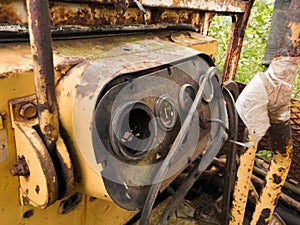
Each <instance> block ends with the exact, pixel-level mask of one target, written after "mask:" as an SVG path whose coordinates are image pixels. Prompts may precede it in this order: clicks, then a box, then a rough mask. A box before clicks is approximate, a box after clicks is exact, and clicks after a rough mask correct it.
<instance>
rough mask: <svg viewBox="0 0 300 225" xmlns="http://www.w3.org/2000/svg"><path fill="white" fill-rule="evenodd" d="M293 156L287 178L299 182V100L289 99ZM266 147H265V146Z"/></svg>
mask: <svg viewBox="0 0 300 225" xmlns="http://www.w3.org/2000/svg"><path fill="white" fill-rule="evenodd" d="M290 123H291V126H292V140H293V157H292V164H291V167H290V172H289V175H288V178H290V179H293V180H296V181H297V182H300V101H299V100H296V99H292V100H291V119H290ZM265 149H267V148H265Z"/></svg>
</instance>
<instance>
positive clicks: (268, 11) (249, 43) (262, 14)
mask: <svg viewBox="0 0 300 225" xmlns="http://www.w3.org/2000/svg"><path fill="white" fill-rule="evenodd" d="M273 6H274V0H255V2H254V5H253V8H252V11H251V14H250V17H249V21H248V26H247V29H246V33H245V37H244V42H243V48H242V53H241V57H240V61H239V65H238V68H237V73H236V80H237V81H239V82H242V83H248V82H249V81H250V80H251V79H252V78H253V76H254V75H255V74H256V73H257V72H261V71H262V70H263V65H262V60H263V57H264V52H265V48H266V43H267V40H268V32H269V28H270V24H271V19H272V13H273ZM230 29H231V17H228V16H227V17H224V16H216V17H215V18H214V20H213V22H212V24H211V27H210V30H209V32H210V33H209V35H210V36H212V37H214V38H216V39H217V40H218V41H219V50H218V51H219V52H218V56H217V59H216V64H217V65H218V66H219V68H220V69H222V68H223V65H224V61H225V54H226V48H227V43H228V39H229V34H230ZM292 97H296V98H299V97H300V75H299V73H298V75H297V78H296V81H295V86H294V92H293V96H292Z"/></svg>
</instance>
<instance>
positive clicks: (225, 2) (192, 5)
mask: <svg viewBox="0 0 300 225" xmlns="http://www.w3.org/2000/svg"><path fill="white" fill-rule="evenodd" d="M68 1H69V2H70V0H64V2H68ZM71 1H72V2H86V3H93V2H94V3H103V4H107V3H110V4H115V3H116V2H122V1H120V0H118V1H117V0H71ZM123 2H125V0H123ZM139 2H140V3H141V4H142V5H143V6H144V7H160V8H174V9H178V8H182V9H192V10H201V11H215V12H235V13H243V12H244V11H245V10H246V7H247V4H246V2H243V1H236V0H206V1H198V0H189V1H182V0H179V1H178V0H168V1H166V0H163V1H162V0H139Z"/></svg>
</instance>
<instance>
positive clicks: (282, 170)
mask: <svg viewBox="0 0 300 225" xmlns="http://www.w3.org/2000/svg"><path fill="white" fill-rule="evenodd" d="M270 139H271V148H272V150H273V151H274V154H273V157H272V160H271V164H270V167H269V170H268V173H267V175H266V178H265V184H264V185H263V188H262V192H261V194H260V197H259V200H258V203H257V205H256V207H255V211H254V213H253V218H252V221H251V225H256V224H262V225H264V224H268V222H269V221H270V218H271V216H272V215H273V212H274V210H275V206H276V204H277V200H278V198H279V195H280V193H281V188H282V186H283V184H284V182H285V179H286V177H287V174H288V171H289V167H290V164H291V160H292V143H291V127H290V123H289V122H287V123H286V124H277V125H274V124H273V125H272V126H271V128H270Z"/></svg>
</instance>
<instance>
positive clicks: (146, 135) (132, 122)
mask: <svg viewBox="0 0 300 225" xmlns="http://www.w3.org/2000/svg"><path fill="white" fill-rule="evenodd" d="M153 118H154V115H153V114H152V112H151V110H150V108H149V107H148V106H147V105H145V104H143V103H140V102H129V103H127V104H124V105H123V106H121V107H119V108H117V109H116V110H115V112H114V113H113V116H112V121H111V125H110V140H111V145H112V148H113V151H114V153H115V154H116V155H118V156H119V157H120V158H121V159H124V160H139V159H142V158H143V157H144V156H145V155H146V154H147V153H148V152H149V151H150V150H151V148H152V145H153V143H154V140H155V137H156V123H155V120H154V119H153Z"/></svg>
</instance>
